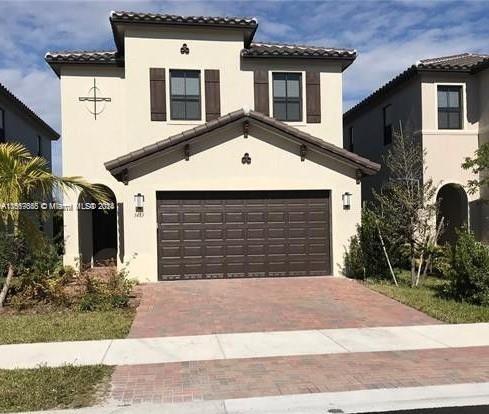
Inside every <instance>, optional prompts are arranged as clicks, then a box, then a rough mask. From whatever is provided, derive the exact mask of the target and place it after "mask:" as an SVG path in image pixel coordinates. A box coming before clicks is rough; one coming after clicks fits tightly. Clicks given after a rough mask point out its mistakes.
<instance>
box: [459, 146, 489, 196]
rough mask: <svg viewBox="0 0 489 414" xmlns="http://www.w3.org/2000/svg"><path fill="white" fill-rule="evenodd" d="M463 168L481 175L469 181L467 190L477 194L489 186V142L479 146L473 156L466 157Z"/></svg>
mask: <svg viewBox="0 0 489 414" xmlns="http://www.w3.org/2000/svg"><path fill="white" fill-rule="evenodd" d="M462 168H463V169H465V170H470V171H472V173H473V174H474V175H477V176H479V179H472V180H469V182H468V183H467V190H468V192H469V193H470V194H475V193H476V192H477V191H478V190H479V189H480V188H482V187H487V185H488V184H489V143H485V144H482V145H481V146H479V148H478V149H477V150H476V151H475V154H474V157H473V158H470V157H467V158H465V162H464V163H463V164H462Z"/></svg>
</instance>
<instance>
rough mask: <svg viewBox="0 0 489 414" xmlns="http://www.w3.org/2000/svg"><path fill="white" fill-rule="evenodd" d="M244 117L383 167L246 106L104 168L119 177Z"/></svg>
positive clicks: (365, 167)
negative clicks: (149, 160) (147, 161)
mask: <svg viewBox="0 0 489 414" xmlns="http://www.w3.org/2000/svg"><path fill="white" fill-rule="evenodd" d="M241 120H254V121H256V122H258V123H262V124H263V125H265V126H267V127H269V128H272V129H275V130H277V131H278V132H279V133H280V134H282V135H284V136H290V137H292V138H293V139H296V140H297V141H300V142H302V143H306V144H307V145H310V146H311V148H315V149H316V150H318V151H320V152H323V153H325V154H326V155H327V156H329V157H331V158H333V159H335V160H336V161H338V162H341V163H344V164H347V165H349V166H350V167H351V168H354V169H355V170H360V171H361V172H362V174H363V175H373V174H375V173H376V172H378V171H379V169H380V165H379V164H377V163H374V162H372V161H370V160H368V159H366V158H363V157H361V156H358V155H357V154H352V153H350V152H348V151H346V150H344V149H342V148H339V147H336V146H334V145H333V144H329V143H327V142H325V141H324V142H323V141H322V140H320V139H319V138H315V137H313V136H311V135H310V134H307V133H303V132H301V131H299V130H297V129H296V128H293V127H290V126H287V125H282V123H280V121H276V120H273V119H272V118H269V117H266V116H265V115H263V114H261V113H258V112H255V111H249V112H247V111H245V110H243V109H240V110H237V111H234V112H231V113H229V114H226V115H223V116H222V117H220V118H218V119H216V120H214V121H210V122H209V123H206V124H203V125H200V126H199V127H196V128H193V129H191V130H187V131H184V132H182V133H180V134H177V135H174V136H171V137H169V138H167V139H165V140H162V141H159V142H156V143H155V144H152V145H149V146H146V147H143V148H141V149H139V150H136V151H133V152H131V153H129V154H126V155H123V156H121V157H118V158H116V159H114V160H110V161H107V162H106V163H105V164H104V165H105V168H106V169H107V170H108V171H109V172H110V173H111V174H112V175H113V176H114V177H116V179H118V180H119V181H120V180H121V177H120V173H121V172H123V171H125V170H128V169H130V168H132V167H134V166H135V165H137V164H138V163H140V162H144V161H145V160H148V159H151V158H152V157H155V156H158V154H162V153H165V152H167V151H169V150H171V149H172V148H175V147H178V146H181V145H184V144H186V143H187V142H190V141H191V140H193V139H195V138H197V137H199V136H201V135H204V134H207V133H209V132H212V131H214V130H216V129H219V128H221V127H224V126H227V125H230V124H232V123H234V122H239V121H241Z"/></svg>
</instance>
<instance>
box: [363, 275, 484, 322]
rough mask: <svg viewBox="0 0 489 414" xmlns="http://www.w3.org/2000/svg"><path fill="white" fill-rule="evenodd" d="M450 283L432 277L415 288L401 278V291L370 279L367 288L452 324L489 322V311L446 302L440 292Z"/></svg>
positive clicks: (404, 278)
mask: <svg viewBox="0 0 489 414" xmlns="http://www.w3.org/2000/svg"><path fill="white" fill-rule="evenodd" d="M445 283H447V282H446V281H444V280H442V279H439V278H436V277H428V278H427V279H426V280H425V281H424V282H423V283H422V285H421V286H419V287H417V288H411V287H410V286H409V276H408V275H407V274H403V275H401V277H400V281H399V287H396V286H395V285H393V284H392V283H389V282H386V281H378V280H373V279H369V280H368V281H367V282H366V285H367V286H368V287H369V288H370V289H372V290H375V291H377V292H380V293H382V294H384V295H386V296H389V297H391V298H393V299H395V300H398V301H399V302H401V303H404V304H406V305H408V306H411V307H413V308H415V309H418V310H420V311H422V312H424V313H426V314H427V315H430V316H432V317H433V318H435V319H438V320H440V321H443V322H448V323H474V322H489V307H484V306H476V305H471V304H468V303H463V302H456V301H454V300H449V299H444V298H443V297H441V296H440V295H439V292H440V290H441V288H442V287H443V285H444V284H445Z"/></svg>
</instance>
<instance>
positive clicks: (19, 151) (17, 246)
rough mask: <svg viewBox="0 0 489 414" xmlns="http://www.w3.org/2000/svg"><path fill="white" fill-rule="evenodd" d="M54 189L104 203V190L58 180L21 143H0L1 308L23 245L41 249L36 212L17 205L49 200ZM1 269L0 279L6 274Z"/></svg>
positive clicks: (79, 180)
mask: <svg viewBox="0 0 489 414" xmlns="http://www.w3.org/2000/svg"><path fill="white" fill-rule="evenodd" d="M54 190H62V191H66V190H84V191H86V192H87V193H88V194H90V195H91V196H92V197H93V198H94V199H96V200H99V201H107V200H108V197H107V195H106V194H105V192H104V190H103V189H102V188H100V187H98V186H96V185H91V184H89V183H87V182H86V181H85V180H83V179H82V178H80V177H58V176H56V175H54V174H52V173H51V172H50V171H49V168H48V163H47V161H46V160H45V159H44V158H41V157H35V156H32V155H31V154H30V152H29V151H28V150H27V149H26V148H25V147H24V146H23V145H21V144H18V143H4V144H0V232H1V234H0V237H1V238H2V240H3V242H2V244H5V245H6V246H7V247H6V248H5V249H2V256H4V257H2V259H3V260H2V261H3V262H4V263H6V267H7V269H6V270H7V272H6V273H7V274H6V278H5V281H4V283H3V287H2V290H1V291H0V309H1V308H2V307H3V303H4V301H5V298H6V296H7V293H8V289H9V286H10V283H11V281H12V278H13V277H14V274H15V272H16V264H17V262H18V260H19V256H20V255H21V254H22V249H24V248H25V246H26V245H29V246H31V247H32V248H36V247H39V246H40V243H41V241H42V238H43V234H42V232H41V230H40V229H39V218H40V216H39V214H38V213H36V211H28V210H23V209H19V208H18V205H19V204H20V203H32V202H35V201H39V202H41V201H44V200H49V199H51V197H52V194H53V191H54ZM4 271H5V269H0V276H1V275H3V274H5V273H4Z"/></svg>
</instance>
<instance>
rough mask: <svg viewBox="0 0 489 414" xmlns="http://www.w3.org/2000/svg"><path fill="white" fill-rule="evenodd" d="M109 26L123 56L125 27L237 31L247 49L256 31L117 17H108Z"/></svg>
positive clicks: (250, 27)
mask: <svg viewBox="0 0 489 414" xmlns="http://www.w3.org/2000/svg"><path fill="white" fill-rule="evenodd" d="M110 25H111V27H112V35H113V37H114V42H115V45H116V47H117V51H118V52H119V53H120V54H121V55H124V30H123V28H124V26H126V25H144V26H182V27H201V28H217V29H238V30H242V31H243V32H244V37H243V42H244V46H245V47H249V46H250V44H251V42H252V41H253V37H254V36H255V33H256V31H257V29H258V23H256V25H254V26H251V25H250V26H237V25H232V24H229V25H225V24H219V23H206V24H205V25H203V24H201V23H191V22H181V23H179V22H152V21H144V20H140V21H134V22H133V21H128V20H125V19H120V18H117V17H115V18H114V17H113V16H112V15H111V16H110Z"/></svg>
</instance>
